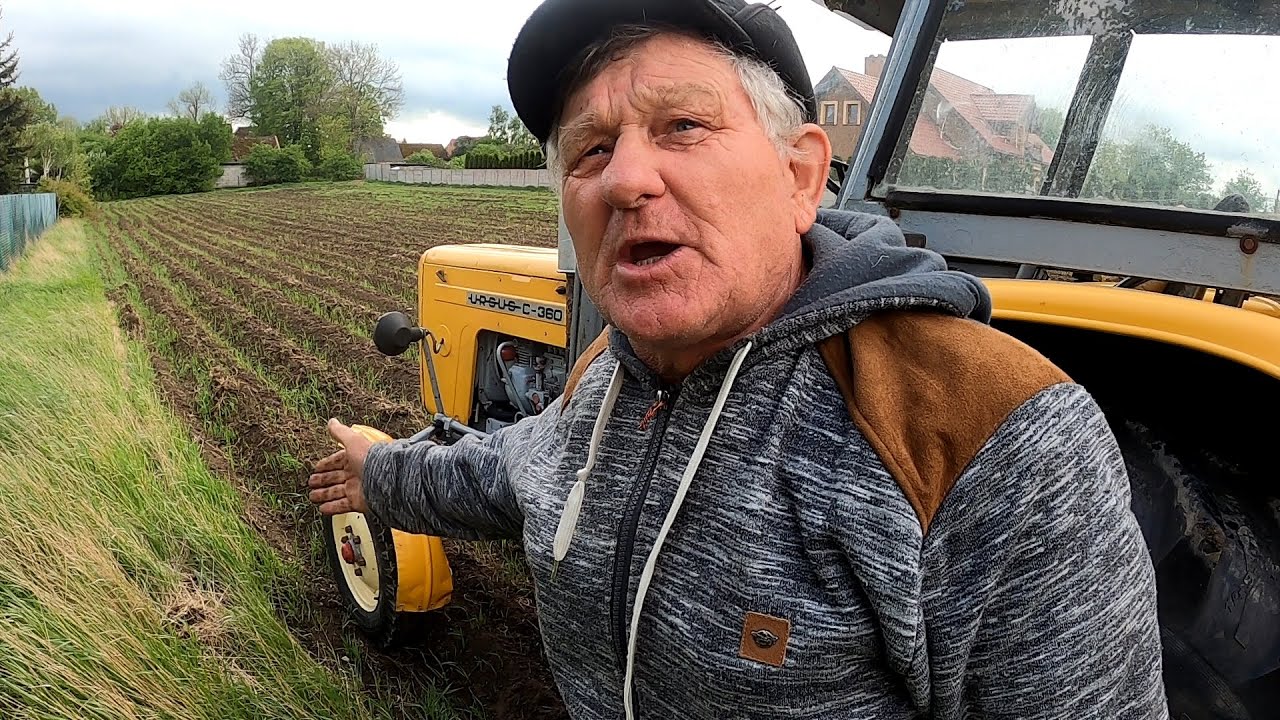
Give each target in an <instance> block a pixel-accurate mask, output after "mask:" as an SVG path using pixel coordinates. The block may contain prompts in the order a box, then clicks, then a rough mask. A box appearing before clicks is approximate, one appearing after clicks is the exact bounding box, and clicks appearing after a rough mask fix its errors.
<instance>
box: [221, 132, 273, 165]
mask: <svg viewBox="0 0 1280 720" xmlns="http://www.w3.org/2000/svg"><path fill="white" fill-rule="evenodd" d="M258 145H266V146H267V147H273V148H279V147H280V139H279V138H277V137H276V136H275V135H255V134H254V130H253V128H239V129H237V130H236V131H235V132H234V133H232V135H231V162H233V163H242V162H244V159H245V158H247V157H249V153H250V152H251V151H252V150H253V148H254V147H255V146H258Z"/></svg>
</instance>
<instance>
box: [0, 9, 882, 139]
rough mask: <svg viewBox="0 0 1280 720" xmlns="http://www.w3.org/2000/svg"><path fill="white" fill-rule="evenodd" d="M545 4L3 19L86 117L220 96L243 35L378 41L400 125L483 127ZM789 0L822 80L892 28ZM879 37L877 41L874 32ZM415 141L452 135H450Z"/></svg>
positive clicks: (28, 62) (60, 12) (55, 88)
mask: <svg viewBox="0 0 1280 720" xmlns="http://www.w3.org/2000/svg"><path fill="white" fill-rule="evenodd" d="M537 4H538V0H474V1H471V2H421V1H415V2H409V1H407V0H384V1H383V2H379V3H346V2H343V3H337V2H332V1H329V2H314V3H312V2H266V3H264V2H258V1H250V0H223V1H222V2H219V3H188V2H167V1H159V0H118V1H117V2H111V3H103V2H98V1H97V0H41V1H35V0H31V1H29V2H21V3H6V5H5V8H4V10H5V15H4V18H3V20H0V27H2V28H6V29H10V30H13V32H14V34H15V44H16V45H17V47H18V48H19V50H20V53H21V69H22V72H23V77H22V79H21V82H22V83H23V84H26V85H31V86H33V87H35V88H37V89H38V90H39V91H40V92H41V94H42V95H43V96H44V97H45V99H47V100H49V101H50V102H53V103H54V104H55V105H57V106H58V108H59V110H60V111H61V112H62V113H64V114H67V115H71V116H73V117H76V118H78V119H80V120H88V119H90V118H92V117H95V116H97V115H99V114H101V113H102V112H103V111H104V110H105V109H106V108H107V107H108V106H110V105H132V106H135V107H138V108H140V109H142V110H144V111H146V112H149V113H154V114H161V113H163V112H165V104H166V102H167V101H168V100H169V99H170V98H172V97H173V96H175V95H176V94H177V93H178V92H179V91H180V90H182V89H183V88H184V87H186V86H188V85H190V84H191V83H192V82H195V81H201V82H204V83H205V85H207V86H208V87H209V88H210V90H212V91H213V93H214V96H215V98H216V99H217V101H218V103H219V105H221V103H222V101H223V99H224V97H225V92H224V90H223V86H222V83H221V81H220V80H219V79H218V73H219V69H220V66H221V62H222V60H223V59H224V58H226V57H227V56H228V55H230V54H232V53H233V52H235V49H236V42H237V39H238V38H239V36H240V35H241V34H243V33H254V34H257V35H259V36H260V37H263V38H272V37H284V36H306V37H313V38H316V39H318V40H322V41H346V40H355V41H359V42H367V43H374V44H376V45H377V46H378V48H379V50H380V52H381V53H382V54H383V56H384V57H388V58H390V59H392V60H394V61H395V62H396V63H397V64H398V65H399V66H400V70H401V74H402V77H403V80H404V87H405V106H404V111H403V114H402V117H400V118H398V119H397V120H396V121H395V123H394V124H393V127H396V128H398V129H399V130H403V131H405V132H409V131H412V132H418V131H419V129H421V131H422V132H433V133H438V132H444V130H443V128H448V127H458V128H464V127H465V128H468V129H469V130H474V128H476V127H481V128H483V127H484V126H485V125H486V124H487V123H486V118H487V117H488V114H489V109H490V107H492V106H493V105H495V104H501V105H505V106H507V107H510V95H509V93H508V90H507V85H506V62H507V55H508V53H509V52H510V49H511V43H512V42H513V41H514V40H515V36H516V34H517V33H518V32H519V29H520V26H521V25H522V24H523V23H524V21H525V19H526V18H527V17H528V16H529V14H530V13H531V12H532V11H533V8H534V7H536V6H537ZM778 5H779V7H780V13H781V14H782V15H783V17H784V18H785V19H786V20H787V21H788V22H789V23H790V24H791V26H792V27H793V29H794V32H795V33H796V35H797V38H798V39H799V41H800V43H801V46H802V47H803V48H804V53H805V59H806V61H807V62H808V64H809V67H810V71H811V73H813V74H814V79H815V80H816V79H817V78H818V77H821V76H822V75H823V74H824V73H825V72H826V70H827V68H829V67H830V66H831V65H833V64H836V63H837V61H838V60H839V61H840V62H842V63H843V64H848V63H849V62H852V63H854V64H855V65H860V64H861V62H862V60H861V58H862V56H863V55H865V54H866V53H868V52H873V51H874V52H883V51H884V49H885V48H887V46H888V38H887V37H885V36H884V35H882V34H880V33H874V32H868V31H864V30H859V29H858V28H857V27H856V26H855V25H853V23H851V22H849V21H847V20H844V19H841V18H838V17H837V16H835V15H833V14H832V13H830V12H829V11H827V10H826V9H825V8H824V7H821V6H819V5H817V4H816V3H814V2H813V1H812V0H779V2H778ZM877 36H878V38H877V42H878V44H875V45H874V46H873V44H870V43H866V42H864V38H876V37H877ZM862 45H865V47H861V46H862ZM855 46H857V47H855ZM426 118H434V119H433V120H426ZM443 118H450V120H447V121H446V120H443ZM429 128H435V130H429ZM413 139H421V140H423V141H442V140H447V138H441V137H440V136H439V135H435V136H433V137H431V138H413Z"/></svg>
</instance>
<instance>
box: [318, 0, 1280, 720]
mask: <svg viewBox="0 0 1280 720" xmlns="http://www.w3.org/2000/svg"><path fill="white" fill-rule="evenodd" d="M826 4H827V6H828V7H829V8H830V9H832V10H834V11H839V12H840V13H841V14H843V15H846V16H852V17H853V18H854V19H855V20H856V21H857V22H859V23H861V24H863V25H864V26H869V27H872V28H877V29H879V30H881V31H883V32H885V33H887V34H890V35H891V36H892V38H893V39H892V45H891V47H890V49H889V52H888V54H887V56H886V57H885V59H884V62H883V66H882V69H881V71H880V73H879V74H878V76H877V77H876V78H875V81H876V85H875V93H874V100H873V101H872V102H871V105H870V109H869V112H868V113H867V114H866V117H865V125H864V127H863V129H862V133H861V136H860V139H859V141H858V143H857V147H856V149H855V150H854V152H853V153H852V155H851V156H850V160H849V162H848V163H843V162H837V163H833V171H832V180H831V183H830V189H831V190H832V193H831V198H832V199H831V201H830V203H829V204H830V205H832V206H835V207H839V208H842V209H846V210H858V211H863V212H870V213H877V214H881V215H887V216H889V217H891V218H893V219H894V220H895V221H896V222H897V223H898V224H899V226H900V227H901V228H902V230H903V232H904V235H905V236H906V238H907V242H908V243H909V244H914V245H921V246H924V247H928V248H931V249H933V250H936V251H937V252H939V253H940V254H942V255H943V256H944V257H945V258H946V259H947V261H948V264H949V265H950V266H951V267H953V268H955V269H961V270H966V271H968V272H971V273H973V274H975V275H977V276H979V277H981V278H983V280H984V282H985V283H986V284H987V285H988V287H989V288H990V291H991V294H992V297H993V301H994V313H993V314H994V319H993V325H994V326H995V327H997V328H999V329H1002V330H1004V331H1005V332H1008V333H1010V334H1012V335H1014V336H1016V337H1018V338H1020V339H1022V340H1023V341H1025V342H1027V343H1028V344H1030V345H1032V346H1033V347H1035V348H1037V349H1038V350H1040V351H1041V352H1042V353H1044V354H1045V355H1046V356H1047V357H1049V358H1050V359H1051V360H1053V361H1054V362H1055V363H1056V364H1058V365H1059V366H1060V367H1061V368H1063V369H1064V370H1065V371H1066V372H1067V373H1068V374H1069V375H1071V376H1072V377H1073V379H1075V380H1076V381H1078V382H1080V383H1081V384H1083V385H1084V386H1085V387H1087V388H1088V389H1089V390H1090V391H1091V393H1092V394H1093V395H1094V396H1095V398H1096V399H1097V400H1098V402H1099V404H1100V405H1101V406H1102V407H1103V409H1104V410H1105V412H1106V413H1107V415H1108V417H1109V419H1110V422H1111V425H1112V428H1113V429H1114V431H1115V433H1116V436H1117V438H1118V439H1119V441H1120V444H1121V448H1122V450H1123V452H1124V454H1125V458H1126V462H1127V465H1128V469H1129V473H1130V480H1131V486H1132V490H1133V503H1132V506H1133V509H1134V512H1135V514H1136V515H1137V516H1138V519H1139V522H1140V523H1141V525H1142V527H1143V532H1144V535H1145V537H1146V540H1147V545H1148V549H1149V550H1150V552H1151V556H1152V559H1153V562H1154V563H1155V566H1156V572H1157V579H1158V585H1159V593H1160V598H1159V612H1160V622H1161V628H1162V638H1163V642H1164V653H1165V658H1164V660H1165V676H1166V686H1167V690H1168V693H1169V698H1170V703H1171V710H1172V716H1173V717H1178V718H1211V717H1212V718H1261V717H1275V713H1276V712H1277V710H1276V709H1277V708H1280V492H1278V490H1280V450H1277V446H1280V421H1278V420H1280V418H1277V413H1280V302H1277V300H1276V298H1277V297H1280V215H1277V214H1270V213H1266V212H1262V210H1264V208H1259V207H1251V206H1250V203H1249V202H1248V200H1247V199H1246V198H1242V197H1241V196H1238V195H1237V196H1230V197H1225V198H1215V197H1209V198H1207V199H1206V198H1203V197H1201V198H1200V199H1199V201H1196V200H1194V199H1193V200H1192V201H1191V202H1187V201H1186V197H1181V198H1169V197H1150V196H1148V195H1144V194H1143V192H1144V191H1143V190H1142V188H1141V187H1139V185H1135V184H1128V185H1126V184H1125V183H1124V182H1119V181H1116V182H1112V183H1111V184H1110V185H1105V184H1104V183H1101V182H1099V181H1096V179H1095V176H1098V175H1100V174H1101V173H1103V171H1104V170H1105V169H1106V168H1103V166H1102V165H1101V163H1102V161H1103V158H1102V157H1101V155H1102V151H1101V150H1100V148H1103V147H1105V145H1106V141H1107V138H1108V137H1117V136H1123V131H1124V130H1126V128H1127V125H1129V124H1134V123H1136V122H1137V120H1136V119H1134V117H1132V115H1133V113H1132V112H1130V110H1131V108H1132V106H1134V105H1141V104H1142V101H1143V100H1144V98H1143V97H1141V96H1142V94H1143V93H1144V92H1146V93H1155V92H1158V90H1157V89H1153V88H1155V87H1158V85H1152V83H1151V82H1150V81H1149V80H1144V79H1143V75H1142V74H1141V73H1144V72H1145V73H1147V75H1148V76H1149V75H1151V74H1152V73H1154V74H1155V75H1159V73H1160V71H1161V67H1162V65H1161V63H1159V62H1152V54H1153V53H1157V54H1158V53H1166V57H1168V58H1175V57H1178V56H1181V55H1191V56H1195V57H1198V58H1200V60H1198V61H1197V62H1198V63H1199V64H1200V65H1202V66H1209V67H1208V68H1207V70H1209V71H1210V75H1211V76H1215V77H1221V76H1226V75H1229V74H1230V73H1231V72H1232V70H1233V68H1235V67H1237V66H1238V63H1239V62H1248V63H1253V64H1255V65H1257V64H1258V63H1261V64H1262V65H1263V66H1266V67H1272V68H1274V67H1280V42H1277V38H1276V36H1277V35H1280V0H1259V1H1258V2H1252V3H1237V2H1227V1H1226V0H1221V2H1219V1H1218V0H1207V1H1202V2H1195V3H1192V2H1187V1H1186V0H1152V1H1151V2H1145V1H1144V2H1139V0H1116V1H1115V2H1107V3H1093V2H1086V1H1084V0H1068V1H1067V2H1055V3H1044V2H1038V3H1032V2H1013V0H967V2H958V3H957V2H951V1H949V0H889V1H888V2H884V3H866V4H864V3H863V2H861V0H843V1H842V0H828V2H827V3H826ZM1268 40H1269V41H1270V44H1267V43H1266V42H1265V41H1268ZM983 52H986V53H987V56H988V58H989V62H990V63H994V64H997V65H998V64H1000V63H1004V64H1005V66H1007V67H1010V68H1015V67H1018V66H1026V65H1028V64H1030V66H1035V67H1043V68H1045V70H1044V73H1043V74H1044V75H1045V76H1046V77H1049V76H1054V75H1057V76H1063V75H1066V76H1069V80H1070V81H1071V82H1070V83H1067V86H1068V87H1070V88H1072V90H1071V92H1069V93H1068V95H1069V97H1070V102H1069V106H1068V107H1067V108H1066V112H1065V117H1064V118H1063V122H1062V127H1061V132H1060V135H1059V137H1058V139H1057V140H1056V141H1055V142H1053V143H1052V144H1051V146H1050V143H1047V142H1045V141H1044V139H1043V138H1041V137H1040V136H1039V135H1038V134H1035V133H1032V132H1030V131H1028V128H1027V127H1026V126H1025V125H1023V126H1021V127H1020V126H1019V119H1018V112H1025V111H1026V110H1027V107H1026V106H1027V103H1026V102H1025V101H1024V100H1022V99H1018V97H1016V96H1012V95H1002V96H999V97H991V98H972V97H971V98H969V102H970V104H969V106H968V107H964V106H962V104H963V102H964V101H962V102H956V101H955V97H954V95H952V96H951V97H946V95H947V93H940V92H939V91H938V87H936V86H940V85H941V84H942V80H941V79H938V80H937V81H936V82H935V78H934V77H933V76H934V74H935V67H936V66H937V64H938V63H939V61H940V60H945V59H948V58H961V59H963V58H964V57H966V56H967V57H968V58H969V59H970V60H972V58H975V57H980V56H981V53H983ZM1268 53H1269V54H1268ZM1246 56H1247V57H1248V58H1251V59H1247V60H1246V59H1244V58H1245V57H1246ZM1259 57H1261V58H1263V59H1262V60H1259V59H1258V58H1259ZM1135 58H1136V59H1135ZM1131 59H1135V60H1134V62H1135V63H1136V64H1137V68H1138V69H1136V70H1133V72H1134V73H1138V74H1137V75H1135V77H1134V78H1131V77H1130V76H1129V74H1128V73H1129V72H1130V67H1131V64H1130V62H1129V61H1130V60H1131ZM1171 62H1172V61H1170V62H1167V63H1165V65H1169V64H1170V63H1171ZM1153 68H1154V69H1153ZM939 72H941V70H939ZM941 77H942V76H941V75H939V78H941ZM1019 77H1020V78H1022V79H1023V80H1022V81H1023V82H1024V83H1025V82H1026V77H1027V74H1026V73H1023V74H1021V75H1019ZM1050 79H1052V78H1050ZM1220 84H1222V83H1220ZM1224 92H1225V91H1224ZM1239 92H1243V91H1239ZM1259 92H1261V91H1259ZM992 95H993V96H995V95H996V94H995V93H994V92H992ZM1024 95H1031V93H1024ZM1118 96H1119V97H1120V98H1121V100H1120V101H1119V102H1117V97H1118ZM1008 98H1013V99H1008ZM1235 99H1236V100H1237V101H1238V104H1239V106H1240V107H1242V108H1243V107H1245V106H1247V105H1248V104H1249V103H1250V102H1252V100H1250V99H1249V98H1248V97H1245V96H1243V95H1239V96H1237V97H1236V98H1235ZM1156 100H1157V98H1154V97H1153V98H1150V101H1151V102H1155V101H1156ZM992 108H994V109H992ZM1001 108H1003V110H1001ZM1010 108H1013V110H1010ZM1019 108H1021V109H1020V110H1019ZM984 113H986V117H984V116H983V114H984ZM1214 117H1217V118H1220V122H1219V124H1218V125H1217V126H1215V127H1214V128H1210V129H1209V130H1207V131H1206V132H1212V133H1220V134H1223V135H1229V134H1238V135H1240V136H1245V135H1246V134H1249V133H1250V132H1251V131H1253V130H1255V129H1256V128H1250V127H1246V126H1245V125H1247V123H1248V122H1249V118H1250V117H1258V115H1256V114H1250V113H1247V112H1243V111H1241V112H1237V113H1232V114H1226V113H1225V111H1222V112H1219V113H1218V114H1217V115H1215V116H1214ZM1010 118H1012V120H1010ZM979 121H981V122H982V123H983V124H984V125H983V127H977V125H978V123H979ZM965 123H967V125H965ZM957 126H960V127H962V128H967V129H968V130H971V131H973V132H969V133H968V136H967V137H968V138H969V140H970V141H972V142H962V141H960V140H956V139H955V138H957V137H960V136H962V135H963V133H960V134H958V135H951V136H948V135H947V134H946V130H947V129H948V128H951V129H954V128H956V127H957ZM1001 133H1007V134H1006V135H1001ZM1032 135H1034V137H1035V140H1036V141H1039V143H1040V144H1041V145H1044V146H1045V147H1044V148H1040V147H1039V146H1038V145H1036V143H1035V142H1033V141H1032V140H1031V137H1032ZM987 136H990V137H987ZM1258 137H1263V136H1258ZM975 138H976V140H975ZM962 139H963V138H962ZM936 140H941V141H943V142H944V143H946V144H947V147H948V148H950V149H949V150H945V152H947V153H950V155H951V157H950V159H948V160H947V161H946V163H950V164H946V163H942V162H940V161H938V159H937V158H935V157H930V156H929V155H928V154H927V152H928V151H922V152H917V149H923V148H928V147H939V146H937V144H936V142H934V143H932V144H931V141H936ZM979 140H981V141H983V142H985V145H984V144H983V142H978V141H979ZM997 140H999V142H997ZM1267 143H1270V144H1269V145H1268V144H1267ZM992 147H996V148H997V150H999V151H1000V152H996V153H993V151H992ZM1010 148H1012V150H1010ZM1046 150H1047V152H1046ZM1254 151H1255V154H1252V155H1251V156H1250V159H1251V160H1256V162H1257V164H1258V165H1259V167H1265V166H1267V163H1268V162H1270V163H1271V165H1270V166H1269V167H1270V168H1271V171H1272V172H1275V171H1276V170H1277V169H1280V158H1268V156H1267V155H1266V153H1267V152H1268V151H1269V152H1271V153H1274V154H1276V155H1277V156H1280V138H1277V137H1276V136H1274V135H1273V136H1270V137H1264V142H1263V143H1262V144H1261V145H1260V146H1257V147H1255V148H1254ZM1050 156H1051V157H1050ZM1011 157H1012V158H1013V159H1014V160H1016V161H1017V162H1013V161H1011V159H1010V158H1011ZM939 167H941V168H943V171H942V172H941V173H938V172H937V170H938V168H939ZM1029 168H1030V171H1029ZM926 170H928V171H932V172H935V174H934V175H933V176H930V175H929V174H928V173H927V172H925V171H926ZM1270 177H1272V178H1280V172H1275V174H1273V175H1271V176H1270ZM1102 179H1103V180H1106V179H1107V178H1102ZM1112 180H1115V179H1114V178H1112ZM1175 180H1176V178H1175ZM1201 184H1202V185H1203V183H1201ZM1099 187H1105V188H1107V189H1106V191H1105V196H1104V197H1099V196H1098V195H1099V191H1098V188H1099ZM1201 190H1202V192H1201V195H1203V194H1204V193H1203V188H1201ZM1255 202H1256V198H1255ZM1196 204H1199V205H1201V206H1205V208H1204V209H1197V208H1196V207H1195V205H1196ZM1271 209H1272V210H1274V211H1275V212H1276V213H1280V207H1273V208H1271ZM561 235H562V237H561V240H560V248H559V249H558V250H553V249H535V248H520V247H510V246H491V245H464V246H448V247H436V248H432V249H430V250H428V251H427V252H425V253H424V254H423V255H422V258H421V260H420V262H419V266H418V278H419V288H418V291H419V305H418V309H417V313H418V319H419V323H420V324H418V325H415V324H413V323H412V322H411V321H410V319H409V318H407V317H406V316H404V315H402V314H400V313H389V314H387V315H384V316H383V317H382V318H381V319H380V320H379V322H378V326H377V328H376V329H375V331H374V340H375V343H376V344H377V346H378V348H379V349H380V350H381V351H383V352H384V353H388V354H398V353H402V352H404V351H406V350H407V349H408V348H409V347H411V346H413V345H415V344H417V345H418V346H419V353H418V354H419V358H420V365H421V371H422V376H423V380H424V381H423V391H422V392H423V402H424V404H425V405H426V407H427V408H429V409H430V411H431V413H432V414H433V415H434V418H435V421H434V424H433V425H432V426H431V427H429V428H426V429H424V430H423V432H421V433H419V434H418V435H416V436H414V438H412V440H413V441H419V442H446V443H447V442H453V441H455V440H457V439H458V438H460V437H462V436H463V435H467V434H473V435H484V434H487V433H490V432H493V431H495V430H497V429H499V428H501V427H503V426H505V425H508V424H510V423H513V422H518V421H519V420H520V419H521V418H523V417H527V416H530V415H534V414H537V413H539V412H541V411H542V410H543V409H544V408H545V407H547V405H548V404H549V403H550V402H552V401H553V400H554V399H555V398H556V397H557V396H558V395H559V393H560V392H561V391H562V390H563V388H564V382H565V378H566V375H567V371H568V369H569V368H571V367H572V364H573V361H574V359H575V358H576V357H577V356H578V355H579V354H580V353H581V352H582V350H583V349H584V348H585V347H586V345H587V344H588V343H590V342H591V340H593V339H594V338H595V337H596V336H597V335H598V334H599V332H600V331H601V329H602V326H603V322H602V320H601V318H600V316H599V313H598V312H597V311H596V310H595V309H594V307H593V306H592V305H591V303H590V300H589V298H587V297H586V296H585V294H584V293H583V292H582V288H581V284H580V282H579V281H578V280H577V277H576V273H575V267H574V258H573V249H572V243H571V241H570V239H569V238H568V236H567V235H566V234H565V233H564V232H563V230H562V233H561ZM1250 412H1253V413H1254V415H1252V416H1250V415H1249V413H1250ZM364 431H365V432H366V433H368V434H369V436H370V437H375V438H381V439H385V438H386V436H385V435H381V434H380V433H378V432H377V431H376V430H373V429H368V428H366V429H364ZM329 535H330V537H329V538H328V539H329V541H330V542H329V547H330V556H331V558H332V562H333V568H334V572H335V576H336V577H337V578H338V580H339V585H340V587H341V588H342V593H343V595H344V599H345V601H346V604H347V606H348V608H349V610H350V613H351V615H352V617H353V619H355V621H356V622H357V623H358V624H359V625H360V626H361V627H363V628H364V629H366V630H367V631H368V632H369V635H370V637H371V638H373V639H374V640H376V641H378V642H393V641H394V640H395V634H396V630H397V628H398V627H400V625H399V624H398V619H402V618H403V617H404V616H405V615H411V614H414V613H423V612H427V611H430V610H432V609H434V608H438V607H440V606H442V605H444V604H445V603H447V602H448V601H449V594H450V592H451V591H452V584H451V580H450V576H449V570H448V560H447V558H446V557H445V553H444V550H443V547H442V546H441V544H440V542H439V539H438V538H427V537H422V536H411V535H405V534H403V533H399V532H398V531H389V530H387V529H385V528H383V527H381V526H380V525H379V524H378V523H377V521H376V520H375V519H373V518H365V517H363V516H360V515H358V514H349V515H346V516H337V517H334V518H332V532H331V533H330V534H329Z"/></svg>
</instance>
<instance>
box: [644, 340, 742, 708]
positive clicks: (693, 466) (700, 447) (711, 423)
mask: <svg viewBox="0 0 1280 720" xmlns="http://www.w3.org/2000/svg"><path fill="white" fill-rule="evenodd" d="M750 350H751V343H750V342H748V343H747V344H746V345H744V346H743V347H742V349H741V350H739V351H738V352H737V354H736V355H734V356H733V362H732V363H730V365H729V371H728V372H727V373H725V376H724V382H722V383H721V384H720V394H719V395H717V396H716V404H715V405H713V406H712V408H711V416H710V417H708V418H707V423H706V425H704V426H703V428H702V435H701V437H699V438H698V444H697V445H696V446H694V448H693V455H692V456H691V457H690V458H689V464H688V465H686V466H685V469H684V476H683V477H681V478H680V486H679V487H678V488H677V489H676V497H675V500H672V501H671V507H670V508H668V509H667V517H666V519H665V520H663V522H662V529H661V530H659V531H658V539H657V541H655V542H654V543H653V549H652V550H650V551H649V559H648V560H647V561H645V564H644V572H642V573H641V574H640V586H639V587H638V588H637V589H636V602H635V605H634V606H633V607H632V608H631V638H630V640H629V641H628V643H627V675H626V679H625V681H624V683H623V690H622V692H623V703H624V705H625V707H626V711H627V720H631V719H632V718H633V717H634V716H635V715H634V712H635V711H634V709H633V708H632V706H631V681H632V672H633V670H634V669H635V660H636V628H638V627H639V625H640V610H641V608H643V607H644V596H645V594H646V593H648V592H649V582H650V581H651V580H652V579H653V568H654V566H655V565H657V563H658V551H660V550H661V549H662V543H663V541H665V540H666V539H667V531H669V530H670V529H671V525H672V523H674V522H675V519H676V513H678V512H680V505H681V504H682V503H683V502H684V496H685V493H686V492H688V491H689V485H690V484H691V483H692V482H693V476H694V475H695V474H697V472H698V465H700V464H702V456H703V454H704V453H706V451H707V445H708V444H709V443H710V442H711V434H712V433H713V432H714V431H715V428H716V422H717V421H718V420H719V419H720V411H721V410H722V409H723V408H724V403H725V399H726V398H728V397H729V390H731V389H732V387H733V381H734V379H735V378H736V377H737V376H738V369H739V368H741V367H742V361H743V360H745V359H746V357H747V353H748V352H749V351H750Z"/></svg>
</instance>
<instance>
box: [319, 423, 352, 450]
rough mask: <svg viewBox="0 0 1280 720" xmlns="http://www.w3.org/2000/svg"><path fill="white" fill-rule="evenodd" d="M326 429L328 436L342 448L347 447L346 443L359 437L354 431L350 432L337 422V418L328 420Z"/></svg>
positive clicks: (350, 430) (349, 429)
mask: <svg viewBox="0 0 1280 720" xmlns="http://www.w3.org/2000/svg"><path fill="white" fill-rule="evenodd" d="M326 428H327V429H328V430H329V436H330V437H332V438H333V439H334V440H337V441H338V442H339V443H341V444H342V447H344V448H345V447H346V446H347V443H349V442H351V441H352V440H354V439H356V438H358V437H360V435H359V434H357V433H356V431H355V430H352V429H351V428H349V427H347V426H346V425H343V424H342V423H340V422H338V419H337V418H329V424H328V425H327V426H326Z"/></svg>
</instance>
